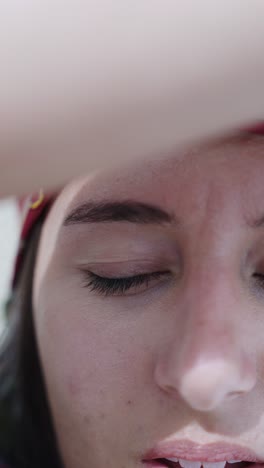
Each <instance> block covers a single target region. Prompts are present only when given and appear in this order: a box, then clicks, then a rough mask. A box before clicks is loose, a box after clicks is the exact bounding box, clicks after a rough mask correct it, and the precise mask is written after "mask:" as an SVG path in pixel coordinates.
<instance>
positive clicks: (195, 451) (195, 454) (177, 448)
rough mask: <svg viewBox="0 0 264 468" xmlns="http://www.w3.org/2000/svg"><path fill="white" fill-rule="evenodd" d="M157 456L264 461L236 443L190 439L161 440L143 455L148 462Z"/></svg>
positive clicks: (191, 459) (186, 458) (185, 458)
mask: <svg viewBox="0 0 264 468" xmlns="http://www.w3.org/2000/svg"><path fill="white" fill-rule="evenodd" d="M157 458H178V459H183V460H189V461H204V462H218V461H228V460H243V461H248V462H254V463H263V462H264V460H260V459H259V458H258V457H257V455H256V454H255V453H254V452H253V451H252V450H250V449H248V448H246V447H242V446H240V445H235V444H224V443H220V442H215V443H212V444H208V445H202V444H195V443H194V442H191V441H189V440H176V441H174V442H173V441H170V442H161V443H158V444H157V445H155V447H153V448H151V449H150V450H148V452H147V453H146V454H145V455H144V456H143V461H144V462H147V461H150V460H154V459H157Z"/></svg>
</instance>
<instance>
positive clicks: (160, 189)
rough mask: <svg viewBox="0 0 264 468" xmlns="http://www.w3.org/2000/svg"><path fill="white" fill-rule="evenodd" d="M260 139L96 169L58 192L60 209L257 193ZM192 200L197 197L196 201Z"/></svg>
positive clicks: (263, 153)
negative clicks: (111, 202) (107, 202)
mask: <svg viewBox="0 0 264 468" xmlns="http://www.w3.org/2000/svg"><path fill="white" fill-rule="evenodd" d="M263 182H264V139H263V137H260V138H254V139H253V140H248V141H238V142H236V141H232V140H231V141H227V142H224V143H222V142H220V143H216V144H208V145H201V146H195V147H191V148H189V149H187V150H185V151H178V152H177V153H174V154H171V155H169V156H167V157H163V158H162V157H160V158H158V159H157V160H154V161H153V160H151V161H144V162H138V163H132V164H130V166H126V167H121V168H120V167H118V168H117V167H114V168H113V169H111V170H109V169H108V170H98V171H96V172H93V173H92V174H90V175H88V176H85V177H82V178H79V179H76V180H75V181H73V182H72V183H70V184H69V185H68V186H67V187H65V189H64V190H63V191H62V193H61V195H60V197H59V200H60V202H61V203H60V205H61V206H60V210H61V209H62V208H63V211H65V212H67V211H68V212H69V211H70V210H71V209H72V208H74V207H75V206H76V205H77V204H81V203H83V202H86V201H87V200H89V199H92V200H94V201H97V200H99V201H101V200H109V199H111V200H115V201H120V200H122V199H130V198H131V199H136V200H139V201H144V202H146V203H151V204H155V205H157V206H162V207H166V206H169V205H170V204H171V203H172V204H173V203H174V202H177V201H178V199H179V198H180V199H181V206H184V202H185V201H187V199H188V200H190V199H191V198H193V199H194V200H197V202H198V201H199V202H201V201H202V199H203V198H204V197H208V196H209V193H210V196H211V197H213V196H214V194H217V196H218V197H219V196H220V194H221V192H223V189H224V192H225V193H226V194H227V192H228V191H232V192H233V196H234V195H235V194H236V196H239V197H240V198H242V199H243V198H247V199H248V196H249V191H250V193H251V194H252V197H253V198H254V197H255V196H257V197H258V196H260V195H261V194H263V185H264V184H263ZM197 197H198V198H197Z"/></svg>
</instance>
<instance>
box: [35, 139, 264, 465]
mask: <svg viewBox="0 0 264 468" xmlns="http://www.w3.org/2000/svg"><path fill="white" fill-rule="evenodd" d="M133 277H134V279H132V278H133ZM34 316H35V324H36V332H37V339H38V343H39V348H40V355H41V360H42V365H43V369H44V374H45V380H46V384H47V389H48V395H49V400H50V404H51V409H52V414H53V418H54V424H55V428H56V432H57V436H58V441H59V447H60V450H61V454H62V457H63V461H64V465H65V468H87V467H89V468H103V467H106V466H107V467H109V468H136V467H138V468H140V467H145V468H150V467H151V466H154V462H151V463H150V462H149V464H144V463H143V460H144V459H146V458H147V457H149V456H151V454H150V453H149V454H148V455H146V454H147V452H149V451H150V450H151V449H152V448H153V447H154V446H156V445H157V444H158V447H161V446H162V444H163V443H164V446H165V447H169V445H167V442H168V441H170V442H171V444H172V446H170V450H169V452H166V451H165V452H164V451H163V452H161V451H160V452H159V451H158V452H152V457H154V458H162V457H165V456H166V455H167V456H168V457H172V456H173V454H174V456H175V457H176V454H178V453H179V454H180V456H179V458H184V459H196V460H199V459H200V460H201V461H203V460H206V454H205V453H204V452H202V451H201V452H199V451H198V452H197V454H196V456H192V455H193V453H191V449H190V448H189V449H188V450H189V453H190V456H188V453H187V454H186V451H185V452H183V451H181V452H179V450H180V447H186V445H184V442H183V441H192V442H196V443H198V444H199V445H200V446H201V445H204V444H211V443H215V442H227V443H230V444H239V445H240V446H243V447H246V448H250V449H251V450H253V452H255V453H256V455H257V456H258V457H259V458H260V459H262V460H263V461H264V146H263V140H262V141H261V139H260V140H255V141H251V142H250V141H249V142H239V141H236V140H234V141H230V142H227V141H226V142H224V143H222V144H216V145H207V146H206V145H204V147H197V148H193V149H192V150H190V151H186V152H185V154H184V155H183V154H177V155H175V156H172V157H170V158H168V159H166V160H163V161H162V162H161V161H155V162H152V163H150V162H146V163H142V164H141V165H139V164H138V165H137V166H133V167H129V168H128V167H127V168H122V169H120V170H119V171H116V170H115V171H114V170H113V171H111V172H110V171H108V172H104V171H101V172H100V171H98V172H96V173H94V174H91V175H90V176H88V177H83V178H81V179H78V180H75V181H73V182H72V183H70V184H69V185H68V186H66V187H65V189H64V190H63V191H62V193H61V194H60V195H59V197H58V199H57V201H56V202H55V204H54V206H53V208H52V210H51V212H50V214H49V217H48V219H47V221H46V223H45V226H44V228H43V233H42V239H41V243H40V248H39V254H38V259H37V266H36V274H35V281H34ZM171 447H172V448H171ZM200 448H201V447H200ZM188 450H187V452H188ZM218 455H219V457H218V460H219V459H220V460H225V459H230V458H233V459H234V458H239V454H238V452H236V450H235V449H233V452H232V450H231V452H230V453H227V452H225V453H224V454H222V453H221V450H220V449H219V450H218ZM157 466H168V465H166V464H165V465H163V464H162V465H158V464H157Z"/></svg>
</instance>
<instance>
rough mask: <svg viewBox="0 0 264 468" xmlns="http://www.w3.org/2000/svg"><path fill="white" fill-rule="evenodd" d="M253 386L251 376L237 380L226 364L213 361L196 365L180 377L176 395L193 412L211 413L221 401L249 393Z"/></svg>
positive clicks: (235, 373)
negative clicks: (177, 394) (178, 394)
mask: <svg viewBox="0 0 264 468" xmlns="http://www.w3.org/2000/svg"><path fill="white" fill-rule="evenodd" d="M254 385H255V380H254V378H253V375H250V374H248V375H247V376H243V378H242V377H241V375H240V374H239V372H238V368H237V366H235V365H232V364H231V363H230V362H225V361H223V360H217V361H216V360H213V361H211V362H201V363H198V364H197V365H196V366H195V367H193V368H192V369H191V370H189V371H187V372H186V373H185V375H184V376H182V379H181V382H180V385H179V393H180V394H181V396H182V397H183V399H184V400H185V401H186V402H187V403H188V405H189V406H191V407H192V408H193V409H195V410H198V411H212V410H214V409H216V408H217V407H218V406H219V405H220V404H221V403H223V402H224V400H227V399H229V398H230V399H231V398H235V397H236V396H238V395H241V394H243V393H246V392H249V391H250V390H251V389H252V388H253V387H254Z"/></svg>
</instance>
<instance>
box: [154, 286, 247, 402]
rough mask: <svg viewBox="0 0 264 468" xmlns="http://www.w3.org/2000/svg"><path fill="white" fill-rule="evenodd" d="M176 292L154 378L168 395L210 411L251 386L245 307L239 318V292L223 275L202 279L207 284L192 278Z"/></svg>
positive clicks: (241, 308)
mask: <svg viewBox="0 0 264 468" xmlns="http://www.w3.org/2000/svg"><path fill="white" fill-rule="evenodd" d="M218 279H219V278H218ZM180 295H181V296H182V299H181V300H179V302H178V304H175V305H172V307H173V308H175V314H174V313H173V314H170V316H173V317H174V322H173V323H174V325H173V326H174V329H173V327H170V328H171V329H173V330H172V331H171V332H170V334H169V336H170V339H169V340H168V341H167V343H166V344H165V346H163V347H162V352H161V353H160V355H159V359H158V361H157V365H156V369H155V378H156V381H157V383H158V385H159V386H160V388H162V390H163V391H166V392H167V393H168V394H169V395H170V396H171V397H176V398H178V399H179V397H180V398H182V399H183V400H185V402H186V403H187V404H188V405H189V406H190V407H191V408H193V409H194V410H198V411H213V410H216V409H217V408H219V407H220V406H221V405H223V404H224V403H226V402H227V401H228V400H230V399H234V398H237V397H238V396H242V395H243V394H246V393H248V392H250V391H251V390H252V389H253V388H254V386H255V384H256V363H255V358H254V353H252V350H251V349H249V348H250V344H249V341H248V340H247V339H243V334H245V333H246V331H247V327H246V326H245V321H246V318H245V317H246V316H247V317H248V311H247V313H246V314H244V320H243V306H242V304H241V303H240V301H239V299H238V297H239V295H238V294H236V293H234V290H233V288H232V284H231V285H230V283H228V281H227V278H225V280H224V281H222V283H221V281H220V282H219V281H218V280H217V278H214V279H212V278H207V281H206V284H202V280H201V281H199V280H198V281H197V278H196V281H195V282H194V283H193V284H189V285H187V286H186V287H185V290H184V292H182V293H180ZM241 323H242V326H241ZM245 338H246V337H245Z"/></svg>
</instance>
